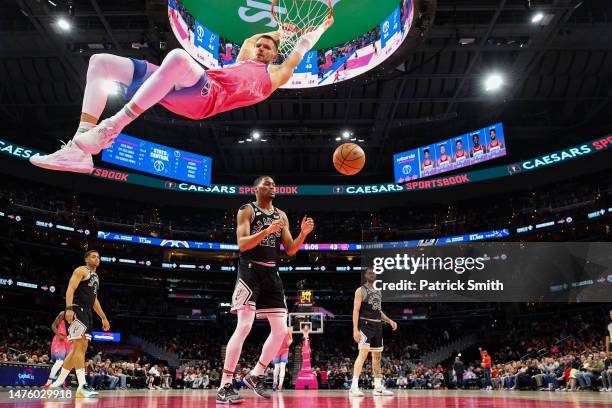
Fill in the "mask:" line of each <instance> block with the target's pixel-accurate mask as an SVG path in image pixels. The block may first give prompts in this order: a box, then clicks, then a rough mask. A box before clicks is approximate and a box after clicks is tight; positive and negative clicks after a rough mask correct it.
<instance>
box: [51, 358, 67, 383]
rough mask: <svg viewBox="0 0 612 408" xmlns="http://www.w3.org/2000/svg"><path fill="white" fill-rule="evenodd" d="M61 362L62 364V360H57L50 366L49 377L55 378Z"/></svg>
mask: <svg viewBox="0 0 612 408" xmlns="http://www.w3.org/2000/svg"><path fill="white" fill-rule="evenodd" d="M62 364H64V360H57V361H56V362H55V363H54V364H53V367H51V373H50V374H49V379H50V380H51V379H53V380H55V379H56V378H57V372H58V371H59V370H60V368H62Z"/></svg>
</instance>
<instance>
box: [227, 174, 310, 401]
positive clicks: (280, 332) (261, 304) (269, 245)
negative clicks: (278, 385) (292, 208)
mask: <svg viewBox="0 0 612 408" xmlns="http://www.w3.org/2000/svg"><path fill="white" fill-rule="evenodd" d="M253 186H254V187H255V197H256V201H255V202H252V203H248V204H245V205H243V206H242V207H240V210H238V220H237V225H236V236H237V238H238V247H239V248H240V265H239V267H238V278H237V280H236V286H235V288H234V293H233V295H232V307H231V311H232V313H235V314H237V316H238V323H237V325H236V329H235V330H234V333H233V334H232V337H231V338H230V339H229V342H228V343H227V348H226V351H225V362H224V365H223V377H222V379H221V386H220V388H219V390H218V392H217V402H219V403H227V404H232V403H238V402H241V400H242V397H240V395H239V394H238V392H237V391H236V389H235V388H234V386H233V378H234V370H235V369H236V364H237V363H238V360H239V358H240V353H241V351H242V345H243V344H244V340H245V339H246V338H247V336H248V335H249V332H250V331H251V326H252V325H253V321H254V319H255V318H256V317H257V318H258V319H265V318H267V319H268V322H269V323H270V335H269V336H268V338H267V339H266V341H265V343H264V345H263V349H262V351H261V355H260V356H259V359H258V360H257V363H256V364H255V367H254V368H253V369H252V370H251V371H250V372H249V373H248V374H247V376H246V377H245V378H244V383H245V384H246V386H247V387H249V388H250V389H252V390H253V391H255V393H256V394H257V395H258V396H260V397H263V398H270V393H269V392H268V391H267V390H266V389H265V386H264V376H263V374H264V370H265V369H266V368H267V367H268V364H269V363H270V361H272V359H273V358H274V356H275V355H276V353H277V352H278V351H279V349H280V347H281V345H282V343H283V342H284V341H285V339H286V337H287V333H288V332H287V303H286V301H285V293H284V290H283V282H282V281H281V278H280V276H279V274H278V267H277V262H278V260H279V259H280V245H281V244H283V246H284V247H285V252H286V253H287V255H289V256H293V255H295V254H296V253H297V251H298V250H299V249H300V246H301V245H302V244H303V243H304V240H305V239H306V236H307V235H308V234H310V233H311V232H312V230H313V229H314V221H313V220H312V218H308V217H304V218H303V219H302V221H301V225H300V228H301V230H300V234H299V235H298V236H297V238H296V239H293V237H292V236H291V232H290V231H289V221H288V219H287V215H286V214H285V213H284V212H283V211H281V210H279V209H278V208H276V207H274V206H273V205H272V201H273V200H274V197H275V188H276V186H275V184H274V180H272V178H271V177H269V176H260V177H258V178H257V179H256V180H255V182H254V183H253Z"/></svg>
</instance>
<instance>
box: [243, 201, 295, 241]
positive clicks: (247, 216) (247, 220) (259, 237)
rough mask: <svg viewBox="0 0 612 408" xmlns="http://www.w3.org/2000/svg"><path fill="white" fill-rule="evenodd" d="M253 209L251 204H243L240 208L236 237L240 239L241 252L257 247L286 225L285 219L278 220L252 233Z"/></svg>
mask: <svg viewBox="0 0 612 408" xmlns="http://www.w3.org/2000/svg"><path fill="white" fill-rule="evenodd" d="M252 215H253V209H252V208H251V206H249V205H243V206H242V207H240V210H238V217H237V222H236V225H237V228H236V237H237V239H238V248H239V249H240V252H245V251H248V250H250V249H253V248H255V247H256V246H257V245H259V243H260V242H261V241H263V239H264V238H265V237H267V236H268V235H270V234H274V233H276V232H277V231H280V230H281V229H282V228H283V227H284V222H283V220H276V221H274V222H272V224H270V225H269V226H268V228H266V229H264V230H261V231H259V232H258V233H256V234H252V235H250V234H249V232H251V231H250V230H251V228H250V226H251V216H252Z"/></svg>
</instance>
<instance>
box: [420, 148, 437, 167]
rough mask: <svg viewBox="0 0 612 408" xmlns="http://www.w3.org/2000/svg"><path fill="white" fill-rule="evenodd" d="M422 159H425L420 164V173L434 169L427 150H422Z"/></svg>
mask: <svg viewBox="0 0 612 408" xmlns="http://www.w3.org/2000/svg"><path fill="white" fill-rule="evenodd" d="M423 157H424V158H425V160H423V163H422V164H421V170H422V171H430V170H432V169H433V168H434V161H433V160H431V157H430V154H429V149H425V150H423Z"/></svg>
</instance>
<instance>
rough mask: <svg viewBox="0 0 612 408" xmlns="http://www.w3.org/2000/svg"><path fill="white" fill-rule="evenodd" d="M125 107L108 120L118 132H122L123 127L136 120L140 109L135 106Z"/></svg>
mask: <svg viewBox="0 0 612 408" xmlns="http://www.w3.org/2000/svg"><path fill="white" fill-rule="evenodd" d="M129 105H130V104H128V105H125V106H124V107H123V109H121V110H120V111H119V112H117V113H116V114H114V115H113V116H111V117H110V118H109V119H110V120H111V121H112V122H113V123H114V124H115V129H116V130H118V131H121V130H123V128H124V127H126V126H127V125H129V124H130V123H132V122H133V121H134V120H136V119H137V118H138V116H139V115H140V113H137V112H138V111H140V109H139V108H138V107H137V106H129Z"/></svg>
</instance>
